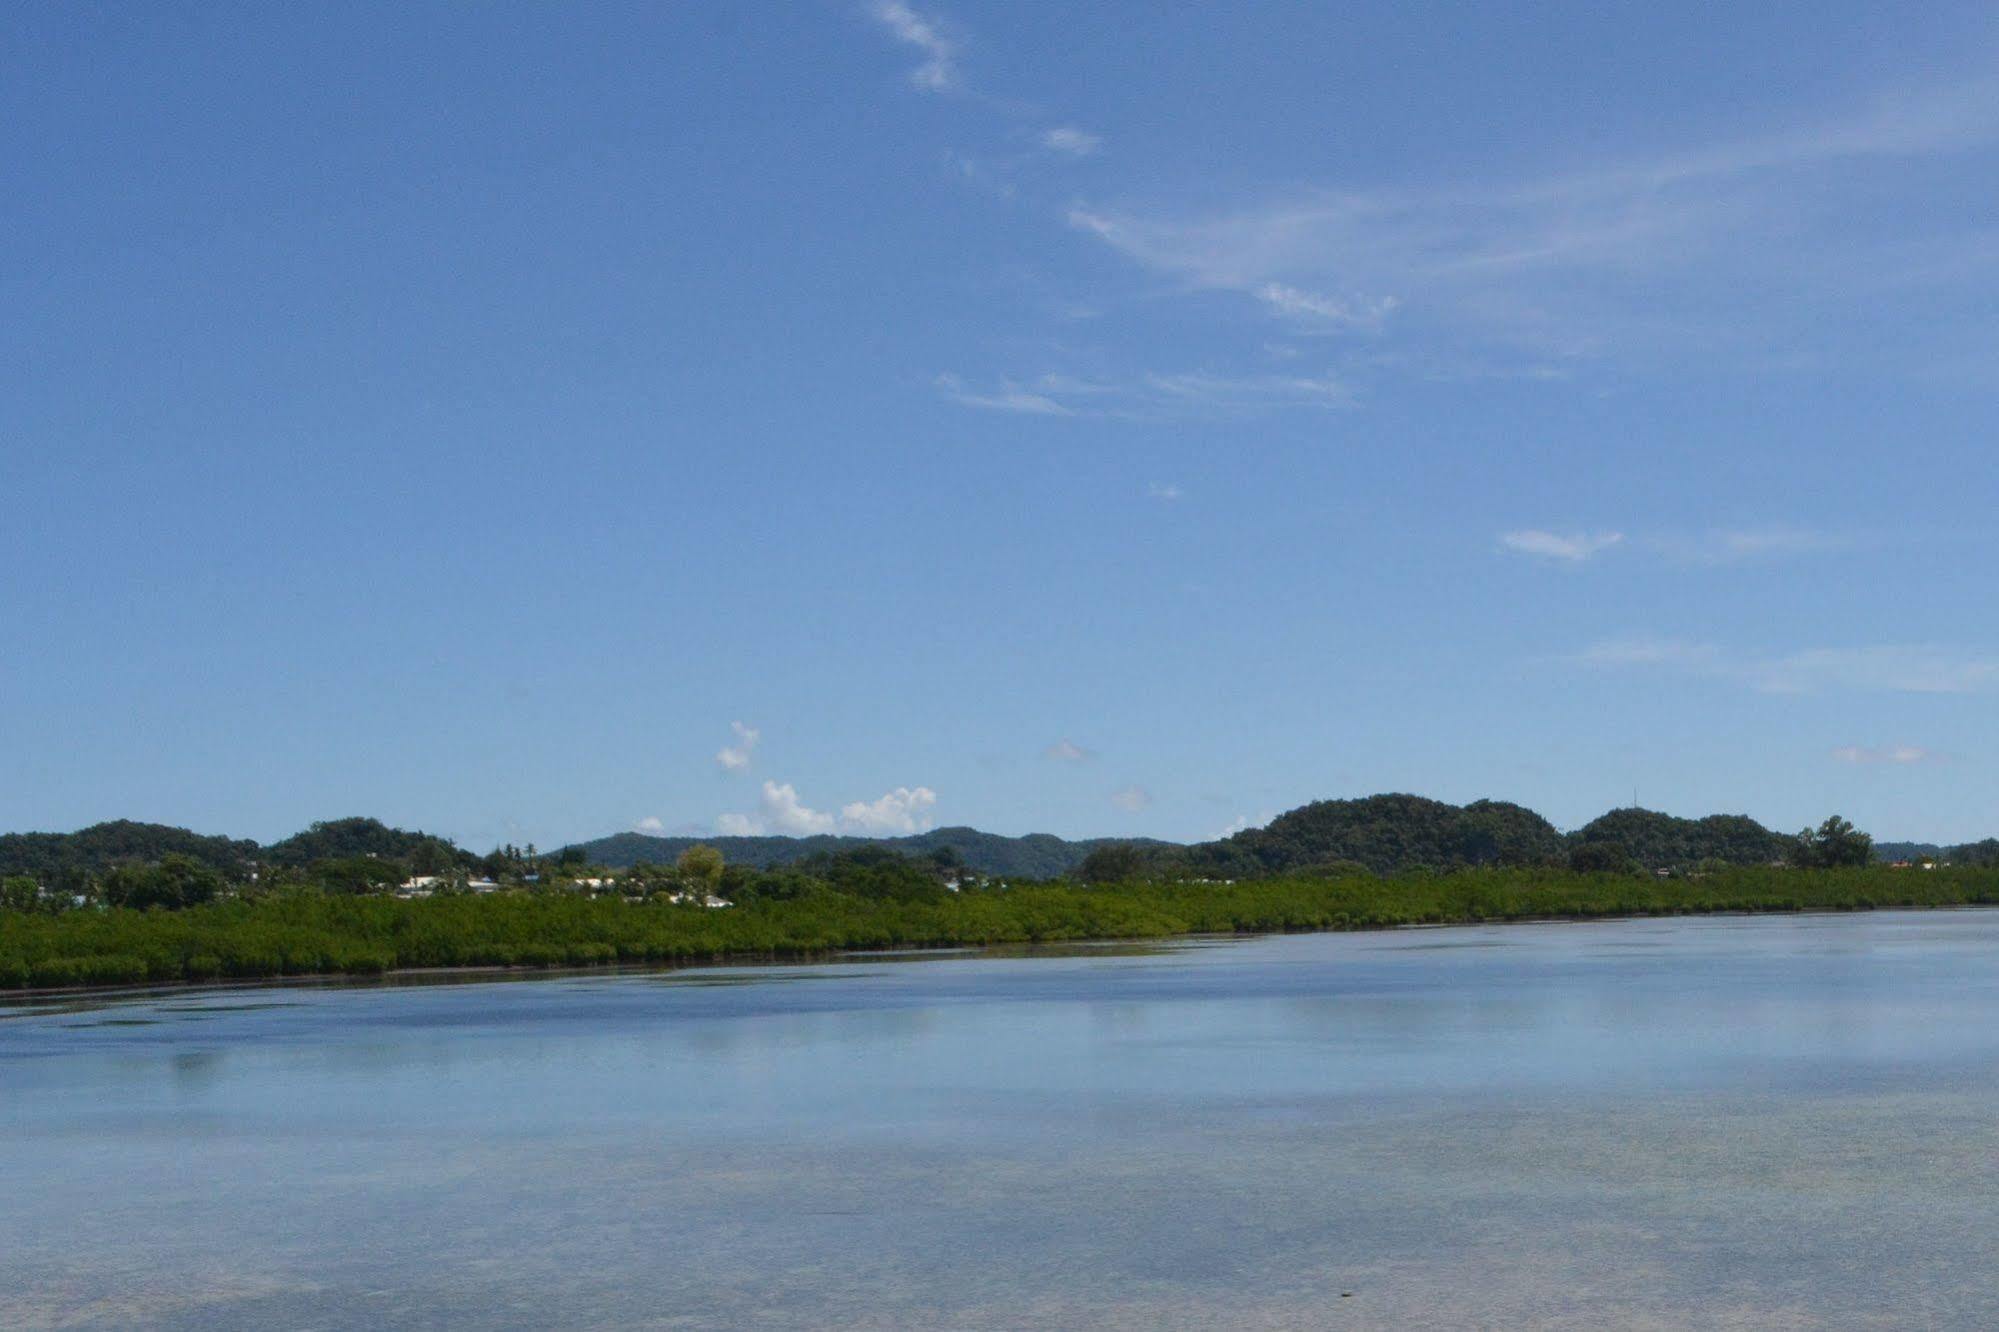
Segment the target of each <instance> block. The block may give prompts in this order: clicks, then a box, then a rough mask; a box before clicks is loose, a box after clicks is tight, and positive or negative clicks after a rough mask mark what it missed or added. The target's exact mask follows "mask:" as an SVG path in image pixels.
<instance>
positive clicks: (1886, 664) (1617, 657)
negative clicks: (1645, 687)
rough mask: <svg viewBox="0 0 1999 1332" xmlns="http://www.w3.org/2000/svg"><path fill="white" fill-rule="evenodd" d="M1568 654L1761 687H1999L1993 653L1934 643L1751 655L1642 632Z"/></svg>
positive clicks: (1923, 690)
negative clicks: (1647, 634)
mask: <svg viewBox="0 0 1999 1332" xmlns="http://www.w3.org/2000/svg"><path fill="white" fill-rule="evenodd" d="M1574 660H1575V661H1576V662H1578V663H1580V664H1582V665H1586V666H1595V667H1652V668H1662V669H1668V670H1674V671H1678V672H1680V673H1683V674H1689V675H1699V676H1706V677H1710V678H1713V679H1719V680H1729V681H1733V682H1736V683H1739V684H1743V685H1747V686H1748V687H1750V688H1752V689H1755V690H1758V691H1759V692H1762V693H1766V694H1823V693H1836V692H1857V693H1895V694H1972V693H1983V692H1986V691H1989V690H1993V689H1999V656H1994V655H1991V654H1985V653H1977V652H1966V651H1962V650H1959V649H1955V648H1949V647H1944V646H1940V645H1936V644H1881V645H1875V646H1867V647H1842V648H1809V649H1806V650H1804V651H1801V652H1791V653H1783V654H1778V655H1770V656H1754V655H1744V654H1738V653H1731V652H1729V651H1727V650H1726V649H1724V648H1721V647H1719V646H1717V645H1715V644H1712V643H1697V642H1688V641H1686V640H1681V639H1670V638H1667V639H1659V638H1640V639H1622V640H1613V641H1609V642H1604V643H1598V644H1595V645H1593V646H1591V647H1589V648H1587V649H1585V650H1584V651H1583V652H1581V653H1579V654H1577V656H1576V657H1575V658H1574Z"/></svg>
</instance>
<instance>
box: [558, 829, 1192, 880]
mask: <svg viewBox="0 0 1999 1332" xmlns="http://www.w3.org/2000/svg"><path fill="white" fill-rule="evenodd" d="M1125 844H1133V845H1138V846H1146V847H1173V846H1177V845H1178V843H1174V842H1161V841H1155V840H1151V839H1148V838H1125V837H1092V838H1089V839H1086V840H1083V841H1074V842H1072V841H1068V840H1066V839H1064V838H1060V837H1056V836H1054V835H1053V834H1051V833H1028V834H1027V835H1026V836H1024V837H1007V836H1004V835H1002V834H999V833H989V832H980V831H979V830H978V829H977V828H966V827H953V828H933V829H932V830H930V831H929V832H920V833H914V834H912V835H910V836H908V837H836V836H833V835H831V834H822V835H820V836H816V837H655V836H653V835H651V834H650V833H637V832H627V833H616V834H614V835H612V836H610V837H599V838H597V839H596V840H594V841H589V842H580V843H576V844H574V845H573V846H569V847H565V848H563V850H565V851H581V852H582V853H583V858H584V859H585V860H587V861H589V862H590V863H591V864H593V865H609V866H611V867H612V868H614V869H625V868H628V867H629V866H632V865H636V864H638V863H639V862H640V861H645V862H646V863H648V864H653V865H670V864H672V863H673V862H674V860H675V859H677V858H678V857H679V855H680V853H681V852H683V851H685V850H687V848H688V847H690V846H712V847H714V848H715V849H716V850H717V851H720V852H721V853H722V856H723V858H724V859H726V860H727V861H728V862H729V863H730V864H732V865H753V866H755V867H756V868H758V869H774V868H776V867H778V866H780V865H790V864H793V863H795V862H797V861H800V860H803V859H805V858H806V857H807V856H815V855H819V854H822V853H831V852H840V851H851V850H853V849H855V848H856V847H862V846H885V847H889V848H891V849H892V850H896V851H900V852H902V853H903V854H904V855H907V856H912V857H914V856H928V855H931V854H932V853H934V852H936V851H939V850H943V849H945V848H949V849H950V850H952V851H955V852H957V854H958V859H959V861H960V862H961V863H962V864H963V865H964V866H965V867H966V868H967V869H971V870H976V871H977V872H979V873H981V874H999V875H1012V876H1014V877H1017V878H1023V879H1052V878H1056V877H1058V876H1060V875H1063V874H1067V873H1068V872H1069V871H1071V870H1073V869H1075V868H1076V867H1077V866H1078V865H1080V864H1082V863H1083V859H1084V857H1086V856H1088V855H1089V854H1090V852H1092V851H1094V850H1096V849H1097V848H1098V847H1100V846H1114V845H1125Z"/></svg>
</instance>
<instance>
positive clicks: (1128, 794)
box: [1111, 786, 1152, 814]
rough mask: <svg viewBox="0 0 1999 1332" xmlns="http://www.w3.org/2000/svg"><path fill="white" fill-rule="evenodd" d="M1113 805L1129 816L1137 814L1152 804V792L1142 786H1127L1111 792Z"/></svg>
mask: <svg viewBox="0 0 1999 1332" xmlns="http://www.w3.org/2000/svg"><path fill="white" fill-rule="evenodd" d="M1111 803H1112V804H1113V805H1116V806H1117V807H1118V808H1119V809H1121V810H1123V811H1124V812H1125V813H1127V814H1136V813H1138V812H1139V811H1140V810H1142V809H1144V808H1146V807H1147V806H1148V805H1150V804H1151V803H1152V792H1150V791H1148V790H1146V789H1145V788H1144V787H1142V786H1127V787H1125V788H1123V789H1122V790H1118V791H1113V792H1111Z"/></svg>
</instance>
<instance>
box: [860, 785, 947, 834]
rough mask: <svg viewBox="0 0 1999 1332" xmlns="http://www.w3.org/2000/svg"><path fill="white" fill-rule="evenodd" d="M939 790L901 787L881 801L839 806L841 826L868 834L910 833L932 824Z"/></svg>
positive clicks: (921, 787)
mask: <svg viewBox="0 0 1999 1332" xmlns="http://www.w3.org/2000/svg"><path fill="white" fill-rule="evenodd" d="M936 803H937V793H936V792H935V791H933V790H931V789H930V788H929V787H927V786H916V787H910V786H898V787H896V788H895V790H893V791H890V792H889V793H888V794H887V795H885V796H883V797H882V798H881V799H879V800H873V801H864V800H856V801H854V802H853V803H852V804H850V805H843V806H841V807H840V826H841V827H842V828H843V829H845V830H846V831H847V832H852V833H860V834H862V835H864V836H869V837H887V836H905V837H906V836H908V835H909V834H911V833H918V832H922V831H923V830H924V829H926V828H928V827H929V826H930V814H929V811H930V807H931V806H933V805H935V804H936Z"/></svg>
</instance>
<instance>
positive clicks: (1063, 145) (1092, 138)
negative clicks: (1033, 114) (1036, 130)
mask: <svg viewBox="0 0 1999 1332" xmlns="http://www.w3.org/2000/svg"><path fill="white" fill-rule="evenodd" d="M1041 146H1042V147H1044V148H1046V149H1048V150H1050V151H1051V152H1057V153H1066V154H1068V155H1069V156H1070V157H1088V156H1090V155H1091V154H1092V153H1095V152H1096V151H1097V150H1098V149H1100V148H1102V147H1103V146H1104V140H1103V136H1102V135H1099V134H1092V133H1090V132H1089V131H1088V130H1082V129H1077V128H1076V127H1075V126H1074V125H1058V126H1056V127H1055V128H1054V129H1051V130H1047V131H1045V132H1044V133H1043V134H1042V136H1041Z"/></svg>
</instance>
